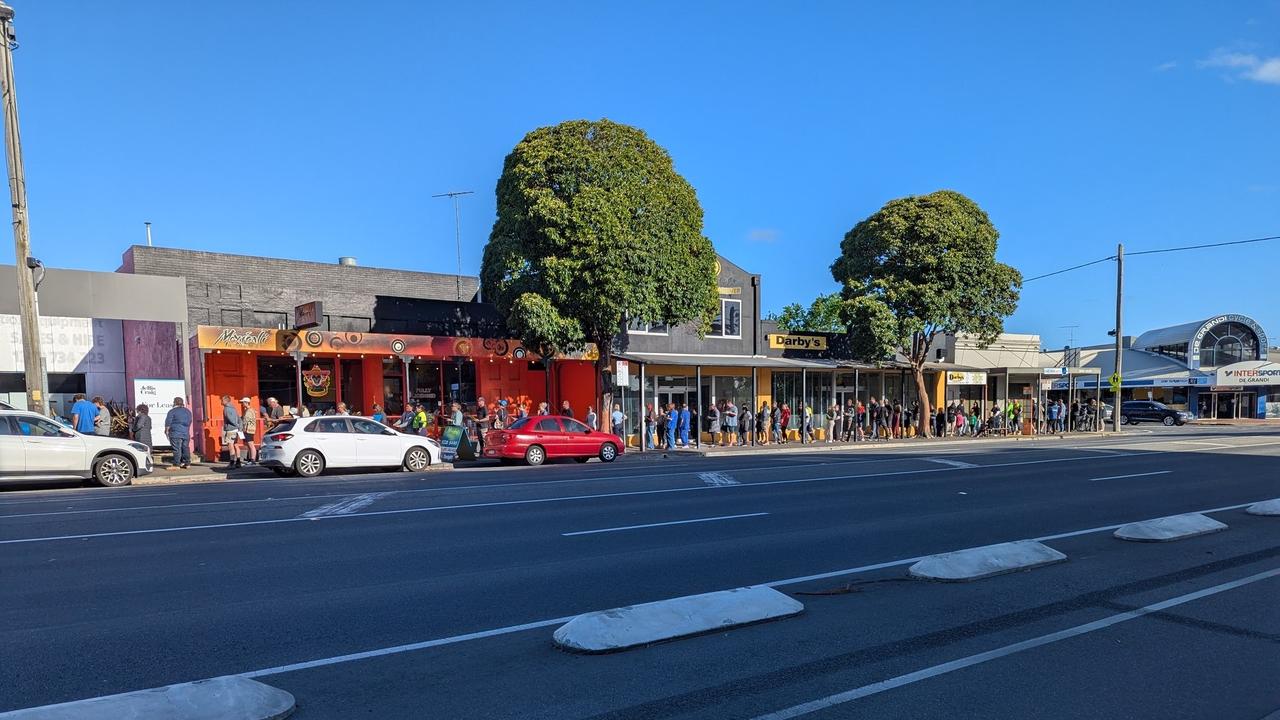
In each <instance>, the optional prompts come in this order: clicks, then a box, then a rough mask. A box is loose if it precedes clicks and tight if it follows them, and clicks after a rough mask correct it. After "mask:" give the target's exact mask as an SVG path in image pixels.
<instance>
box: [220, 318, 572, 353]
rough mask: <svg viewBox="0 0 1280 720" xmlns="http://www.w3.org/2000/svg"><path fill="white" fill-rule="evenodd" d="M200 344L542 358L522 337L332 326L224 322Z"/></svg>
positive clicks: (224, 347) (234, 347) (222, 347)
mask: <svg viewBox="0 0 1280 720" xmlns="http://www.w3.org/2000/svg"><path fill="white" fill-rule="evenodd" d="M196 345H197V347H199V348H200V349H201V350H249V351H261V352H304V353H370V354H377V355H410V356H412V355H427V356H431V357H509V358H511V359H514V360H523V359H529V360H534V359H537V356H536V355H534V354H533V353H531V352H529V351H528V350H526V349H525V348H524V347H523V346H522V345H521V344H520V341H519V340H509V339H500V338H460V337H432V336H430V335H387V334H382V333H360V332H329V331H327V330H279V329H276V328H244V327H225V326H221V325H200V326H199V327H197V328H196ZM594 348H595V346H592V347H591V349H593V350H594Z"/></svg>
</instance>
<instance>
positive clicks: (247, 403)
mask: <svg viewBox="0 0 1280 720" xmlns="http://www.w3.org/2000/svg"><path fill="white" fill-rule="evenodd" d="M240 405H241V406H242V407H243V408H244V409H243V411H242V412H241V414H240V426H241V427H242V428H244V433H243V434H244V453H245V455H246V456H247V457H246V461H247V462H248V463H249V464H250V465H257V464H258V411H257V410H255V409H254V408H253V401H252V400H250V399H249V398H247V397H242V398H240Z"/></svg>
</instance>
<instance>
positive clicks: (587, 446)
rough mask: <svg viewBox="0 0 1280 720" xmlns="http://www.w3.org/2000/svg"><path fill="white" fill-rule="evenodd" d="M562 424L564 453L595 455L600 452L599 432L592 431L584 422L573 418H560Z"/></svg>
mask: <svg viewBox="0 0 1280 720" xmlns="http://www.w3.org/2000/svg"><path fill="white" fill-rule="evenodd" d="M560 424H561V425H563V426H564V435H565V440H564V444H565V453H566V454H568V455H595V454H596V453H598V452H600V438H601V436H602V435H601V433H598V432H592V431H591V428H589V427H587V426H586V423H582V422H579V421H577V420H574V419H573V418H560Z"/></svg>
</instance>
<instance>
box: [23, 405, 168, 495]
mask: <svg viewBox="0 0 1280 720" xmlns="http://www.w3.org/2000/svg"><path fill="white" fill-rule="evenodd" d="M151 470H152V467H151V451H150V450H148V449H147V446H146V445H143V444H142V443H137V442H131V441H129V440H122V439H120V438H113V437H103V436H99V435H82V434H80V433H78V432H76V431H75V430H72V429H71V428H69V427H67V426H65V425H62V424H61V423H58V422H56V421H54V420H50V419H49V418H47V417H44V416H43V415H37V414H36V413H32V412H26V411H25V410H0V482H4V481H9V480H75V479H85V480H88V479H92V480H94V481H96V482H97V483H98V484H99V485H104V486H107V487H120V486H122V485H128V484H129V483H131V482H133V479H134V478H135V477H138V476H139V475H146V474H148V473H150V472H151Z"/></svg>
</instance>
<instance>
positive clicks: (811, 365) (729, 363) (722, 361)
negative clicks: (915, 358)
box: [617, 352, 843, 370]
mask: <svg viewBox="0 0 1280 720" xmlns="http://www.w3.org/2000/svg"><path fill="white" fill-rule="evenodd" d="M617 357H618V358H619V359H622V360H634V361H636V362H642V363H649V364H653V365H688V366H697V365H716V366H719V367H746V368H751V367H754V368H771V369H774V370H800V369H801V368H806V369H809V370H835V369H838V368H840V367H843V366H842V365H837V364H836V363H837V362H838V361H835V360H796V359H792V358H777V357H765V356H763V355H686V354H684V353H640V352H627V353H619V354H618V355H617Z"/></svg>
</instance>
